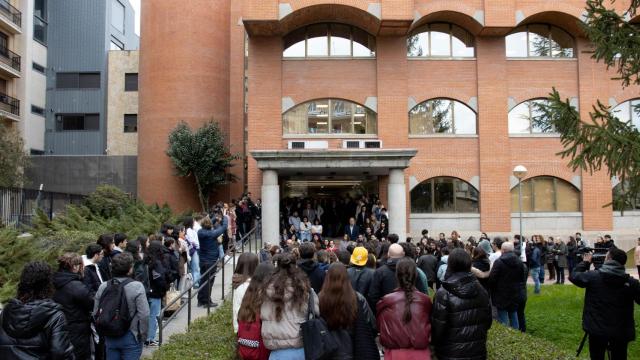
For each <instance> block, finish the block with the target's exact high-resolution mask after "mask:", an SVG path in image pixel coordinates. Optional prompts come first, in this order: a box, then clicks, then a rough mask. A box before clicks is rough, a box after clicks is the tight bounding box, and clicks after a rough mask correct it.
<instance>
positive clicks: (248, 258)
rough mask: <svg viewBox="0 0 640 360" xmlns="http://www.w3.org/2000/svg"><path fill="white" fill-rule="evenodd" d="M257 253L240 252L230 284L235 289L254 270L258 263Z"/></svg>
mask: <svg viewBox="0 0 640 360" xmlns="http://www.w3.org/2000/svg"><path fill="white" fill-rule="evenodd" d="M259 262H260V261H259V259H258V255H256V254H254V253H250V252H246V253H242V255H240V257H239V258H238V265H237V266H236V269H235V270H234V272H233V279H232V282H231V283H232V286H233V288H234V289H237V288H238V286H240V285H242V284H243V283H244V282H245V281H247V279H249V278H250V277H251V276H252V275H253V273H254V272H255V271H256V268H257V267H258V263H259Z"/></svg>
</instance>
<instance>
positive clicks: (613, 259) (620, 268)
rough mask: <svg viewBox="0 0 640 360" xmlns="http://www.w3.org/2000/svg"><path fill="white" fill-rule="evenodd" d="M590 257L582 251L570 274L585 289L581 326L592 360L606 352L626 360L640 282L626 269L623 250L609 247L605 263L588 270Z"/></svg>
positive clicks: (575, 283) (573, 280) (613, 356)
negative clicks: (587, 340)
mask: <svg viewBox="0 0 640 360" xmlns="http://www.w3.org/2000/svg"><path fill="white" fill-rule="evenodd" d="M592 258H593V254H592V253H585V254H584V255H583V257H582V259H583V261H582V262H581V263H579V264H578V265H577V266H576V267H575V269H574V271H573V273H572V274H571V275H570V277H569V281H571V282H572V283H573V284H574V285H576V286H578V287H581V288H586V293H585V298H584V310H583V313H582V328H583V329H584V331H585V337H586V335H588V336H589V353H590V354H591V359H592V360H604V355H605V352H609V353H610V355H609V359H611V360H618V359H626V358H627V346H628V344H629V342H630V341H633V340H634V339H635V322H634V318H633V303H634V301H635V302H636V303H637V304H639V305H640V283H639V282H638V280H636V279H634V278H632V277H631V276H629V275H628V274H627V273H626V272H625V268H624V264H625V263H626V262H627V254H626V253H625V252H624V251H622V250H620V249H618V248H616V247H612V248H611V249H609V251H608V252H607V255H606V257H605V261H604V264H603V265H602V266H601V267H600V268H599V269H598V270H594V271H589V268H590V267H591V264H592ZM583 344H584V340H583ZM583 344H581V345H580V348H579V350H581V349H582V345H583Z"/></svg>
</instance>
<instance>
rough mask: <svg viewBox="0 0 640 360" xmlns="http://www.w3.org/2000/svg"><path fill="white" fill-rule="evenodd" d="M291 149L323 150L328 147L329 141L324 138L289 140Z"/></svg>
mask: <svg viewBox="0 0 640 360" xmlns="http://www.w3.org/2000/svg"><path fill="white" fill-rule="evenodd" d="M288 148H289V149H294V150H301V149H304V150H321V149H328V148H329V142H328V141H324V140H311V141H303V140H291V141H289V146H288Z"/></svg>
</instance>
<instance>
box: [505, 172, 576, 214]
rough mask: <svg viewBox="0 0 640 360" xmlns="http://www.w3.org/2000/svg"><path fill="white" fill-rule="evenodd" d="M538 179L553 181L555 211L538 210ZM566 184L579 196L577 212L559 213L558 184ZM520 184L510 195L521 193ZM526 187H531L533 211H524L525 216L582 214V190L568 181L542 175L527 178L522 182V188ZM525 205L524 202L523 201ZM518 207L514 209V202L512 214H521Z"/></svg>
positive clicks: (512, 189)
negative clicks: (534, 214)
mask: <svg viewBox="0 0 640 360" xmlns="http://www.w3.org/2000/svg"><path fill="white" fill-rule="evenodd" d="M536 179H551V180H552V181H553V199H552V203H553V209H554V210H536V192H535V181H536ZM560 182H562V183H565V184H567V185H569V186H570V187H571V188H572V189H574V190H575V191H576V193H577V194H578V197H577V198H578V209H577V210H575V211H559V210H558V183H560ZM518 186H519V185H518V184H516V186H514V187H513V188H511V190H510V191H509V195H510V196H513V191H515V192H516V193H517V192H518V191H519V190H518ZM525 186H530V189H529V190H530V194H531V204H530V206H531V207H530V208H531V211H522V213H524V214H528V213H572V212H582V198H581V195H582V192H581V191H580V189H578V188H577V187H576V186H575V185H573V184H572V183H570V182H569V181H566V180H564V179H561V178H558V177H555V176H548V175H540V176H534V177H530V178H527V179H525V180H522V188H523V189H524V187H525ZM523 204H524V201H523ZM519 206H520V204H519V203H518V207H519ZM518 207H516V208H513V202H512V208H511V212H512V213H518V212H520V209H519V208H518Z"/></svg>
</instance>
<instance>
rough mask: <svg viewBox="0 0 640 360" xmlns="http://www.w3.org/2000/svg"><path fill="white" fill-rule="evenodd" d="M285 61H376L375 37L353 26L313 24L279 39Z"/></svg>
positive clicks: (331, 23) (330, 23)
mask: <svg viewBox="0 0 640 360" xmlns="http://www.w3.org/2000/svg"><path fill="white" fill-rule="evenodd" d="M282 40H283V49H284V50H283V53H282V56H283V57H284V58H292V57H293V58H305V57H334V58H335V57H338V58H345V57H375V53H376V39H375V36H374V35H372V34H370V33H368V32H366V31H365V30H363V29H360V28H359V27H357V26H354V25H348V24H342V23H337V22H329V23H316V24H311V25H306V26H302V27H300V28H297V29H295V30H293V31H291V32H289V33H288V34H286V35H284V36H283V37H282Z"/></svg>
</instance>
